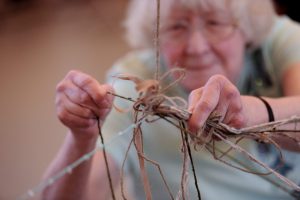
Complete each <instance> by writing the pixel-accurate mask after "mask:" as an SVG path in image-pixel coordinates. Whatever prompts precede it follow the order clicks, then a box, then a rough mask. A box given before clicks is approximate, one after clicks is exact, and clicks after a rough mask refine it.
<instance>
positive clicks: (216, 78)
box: [209, 74, 227, 83]
mask: <svg viewBox="0 0 300 200" xmlns="http://www.w3.org/2000/svg"><path fill="white" fill-rule="evenodd" d="M209 81H211V82H217V83H223V82H225V81H227V78H226V77H225V76H223V75H220V74H216V75H213V76H212V77H211V78H210V79H209Z"/></svg>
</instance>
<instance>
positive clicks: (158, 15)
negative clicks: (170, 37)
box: [155, 0, 160, 80]
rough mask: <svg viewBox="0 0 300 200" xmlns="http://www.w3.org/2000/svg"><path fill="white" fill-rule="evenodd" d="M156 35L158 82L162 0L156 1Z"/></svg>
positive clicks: (156, 74) (157, 73) (156, 77)
mask: <svg viewBox="0 0 300 200" xmlns="http://www.w3.org/2000/svg"><path fill="white" fill-rule="evenodd" d="M156 12H157V15H156V35H155V49H156V57H155V61H156V72H155V80H158V77H159V62H160V50H159V46H160V42H159V26H160V0H156Z"/></svg>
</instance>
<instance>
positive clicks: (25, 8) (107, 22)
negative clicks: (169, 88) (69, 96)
mask: <svg viewBox="0 0 300 200" xmlns="http://www.w3.org/2000/svg"><path fill="white" fill-rule="evenodd" d="M274 1H276V2H277V11H278V13H280V14H283V13H286V14H288V15H290V16H291V17H292V18H293V19H295V20H299V14H298V12H295V8H297V6H295V5H296V4H295V2H297V1H295V0H274ZM127 2H128V0H0V92H1V98H0V113H1V116H0V200H2V199H3V200H6V199H16V198H17V197H19V196H20V195H21V194H24V193H25V192H26V191H27V190H28V189H30V188H32V187H34V186H36V185H37V184H38V183H39V182H40V179H41V176H42V174H43V172H44V171H45V169H46V168H47V166H48V165H49V163H50V161H51V160H52V159H53V157H54V156H55V154H56V152H57V151H58V149H59V147H60V145H61V143H62V141H63V138H64V135H65V133H66V128H64V127H63V126H62V125H61V124H60V123H59V121H58V120H57V118H56V115H55V107H54V96H55V87H56V84H57V83H58V82H59V81H60V80H61V79H62V78H63V77H64V76H65V75H66V73H67V72H68V71H69V70H71V69H78V70H81V71H84V72H86V73H88V74H91V75H92V76H94V77H96V78H97V79H98V80H99V81H100V82H102V81H104V74H105V71H106V70H107V69H108V68H109V67H110V66H111V65H112V63H113V62H114V61H115V60H116V59H117V58H118V57H120V56H122V55H123V54H124V53H125V52H126V51H128V49H129V48H128V46H126V43H125V41H124V39H123V34H122V33H123V29H122V26H121V24H122V19H123V17H124V15H125V10H126V9H125V8H126V6H127Z"/></svg>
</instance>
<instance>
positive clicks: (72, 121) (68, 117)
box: [56, 106, 96, 129]
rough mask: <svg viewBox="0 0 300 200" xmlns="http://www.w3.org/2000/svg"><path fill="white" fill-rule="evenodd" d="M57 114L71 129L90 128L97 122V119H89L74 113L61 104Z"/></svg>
mask: <svg viewBox="0 0 300 200" xmlns="http://www.w3.org/2000/svg"><path fill="white" fill-rule="evenodd" d="M56 112H57V116H58V118H59V119H60V121H61V122H62V123H63V124H64V125H66V126H67V127H69V128H71V129H76V128H89V127H91V126H92V125H94V124H95V122H96V120H95V119H87V118H83V117H79V116H76V115H74V114H73V113H70V112H68V110H67V109H66V108H65V107H64V106H59V107H57V108H56Z"/></svg>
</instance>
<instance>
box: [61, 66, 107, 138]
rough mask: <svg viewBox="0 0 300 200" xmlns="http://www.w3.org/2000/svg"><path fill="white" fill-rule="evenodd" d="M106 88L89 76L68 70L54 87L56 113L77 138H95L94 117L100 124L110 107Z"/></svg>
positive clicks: (95, 123)
mask: <svg viewBox="0 0 300 200" xmlns="http://www.w3.org/2000/svg"><path fill="white" fill-rule="evenodd" d="M108 91H112V88H111V87H110V86H109V85H100V84H99V83H98V82H97V81H96V80H95V79H93V78H92V77H91V76H89V75H87V74H84V73H82V72H79V71H70V72H69V73H68V74H67V75H66V77H65V78H64V79H63V80H62V81H61V82H60V83H59V84H58V85H57V88H56V112H57V116H58V118H59V119H60V121H61V122H62V123H63V124H64V125H66V126H67V127H68V128H69V129H70V130H71V132H72V133H73V135H75V136H76V137H80V138H82V137H84V138H86V137H87V138H95V137H97V136H98V135H97V134H98V131H97V122H98V121H97V117H98V118H99V120H100V121H103V120H104V119H105V117H106V116H107V114H108V113H109V111H110V109H111V107H112V100H113V96H112V95H109V94H107V92H108Z"/></svg>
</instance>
